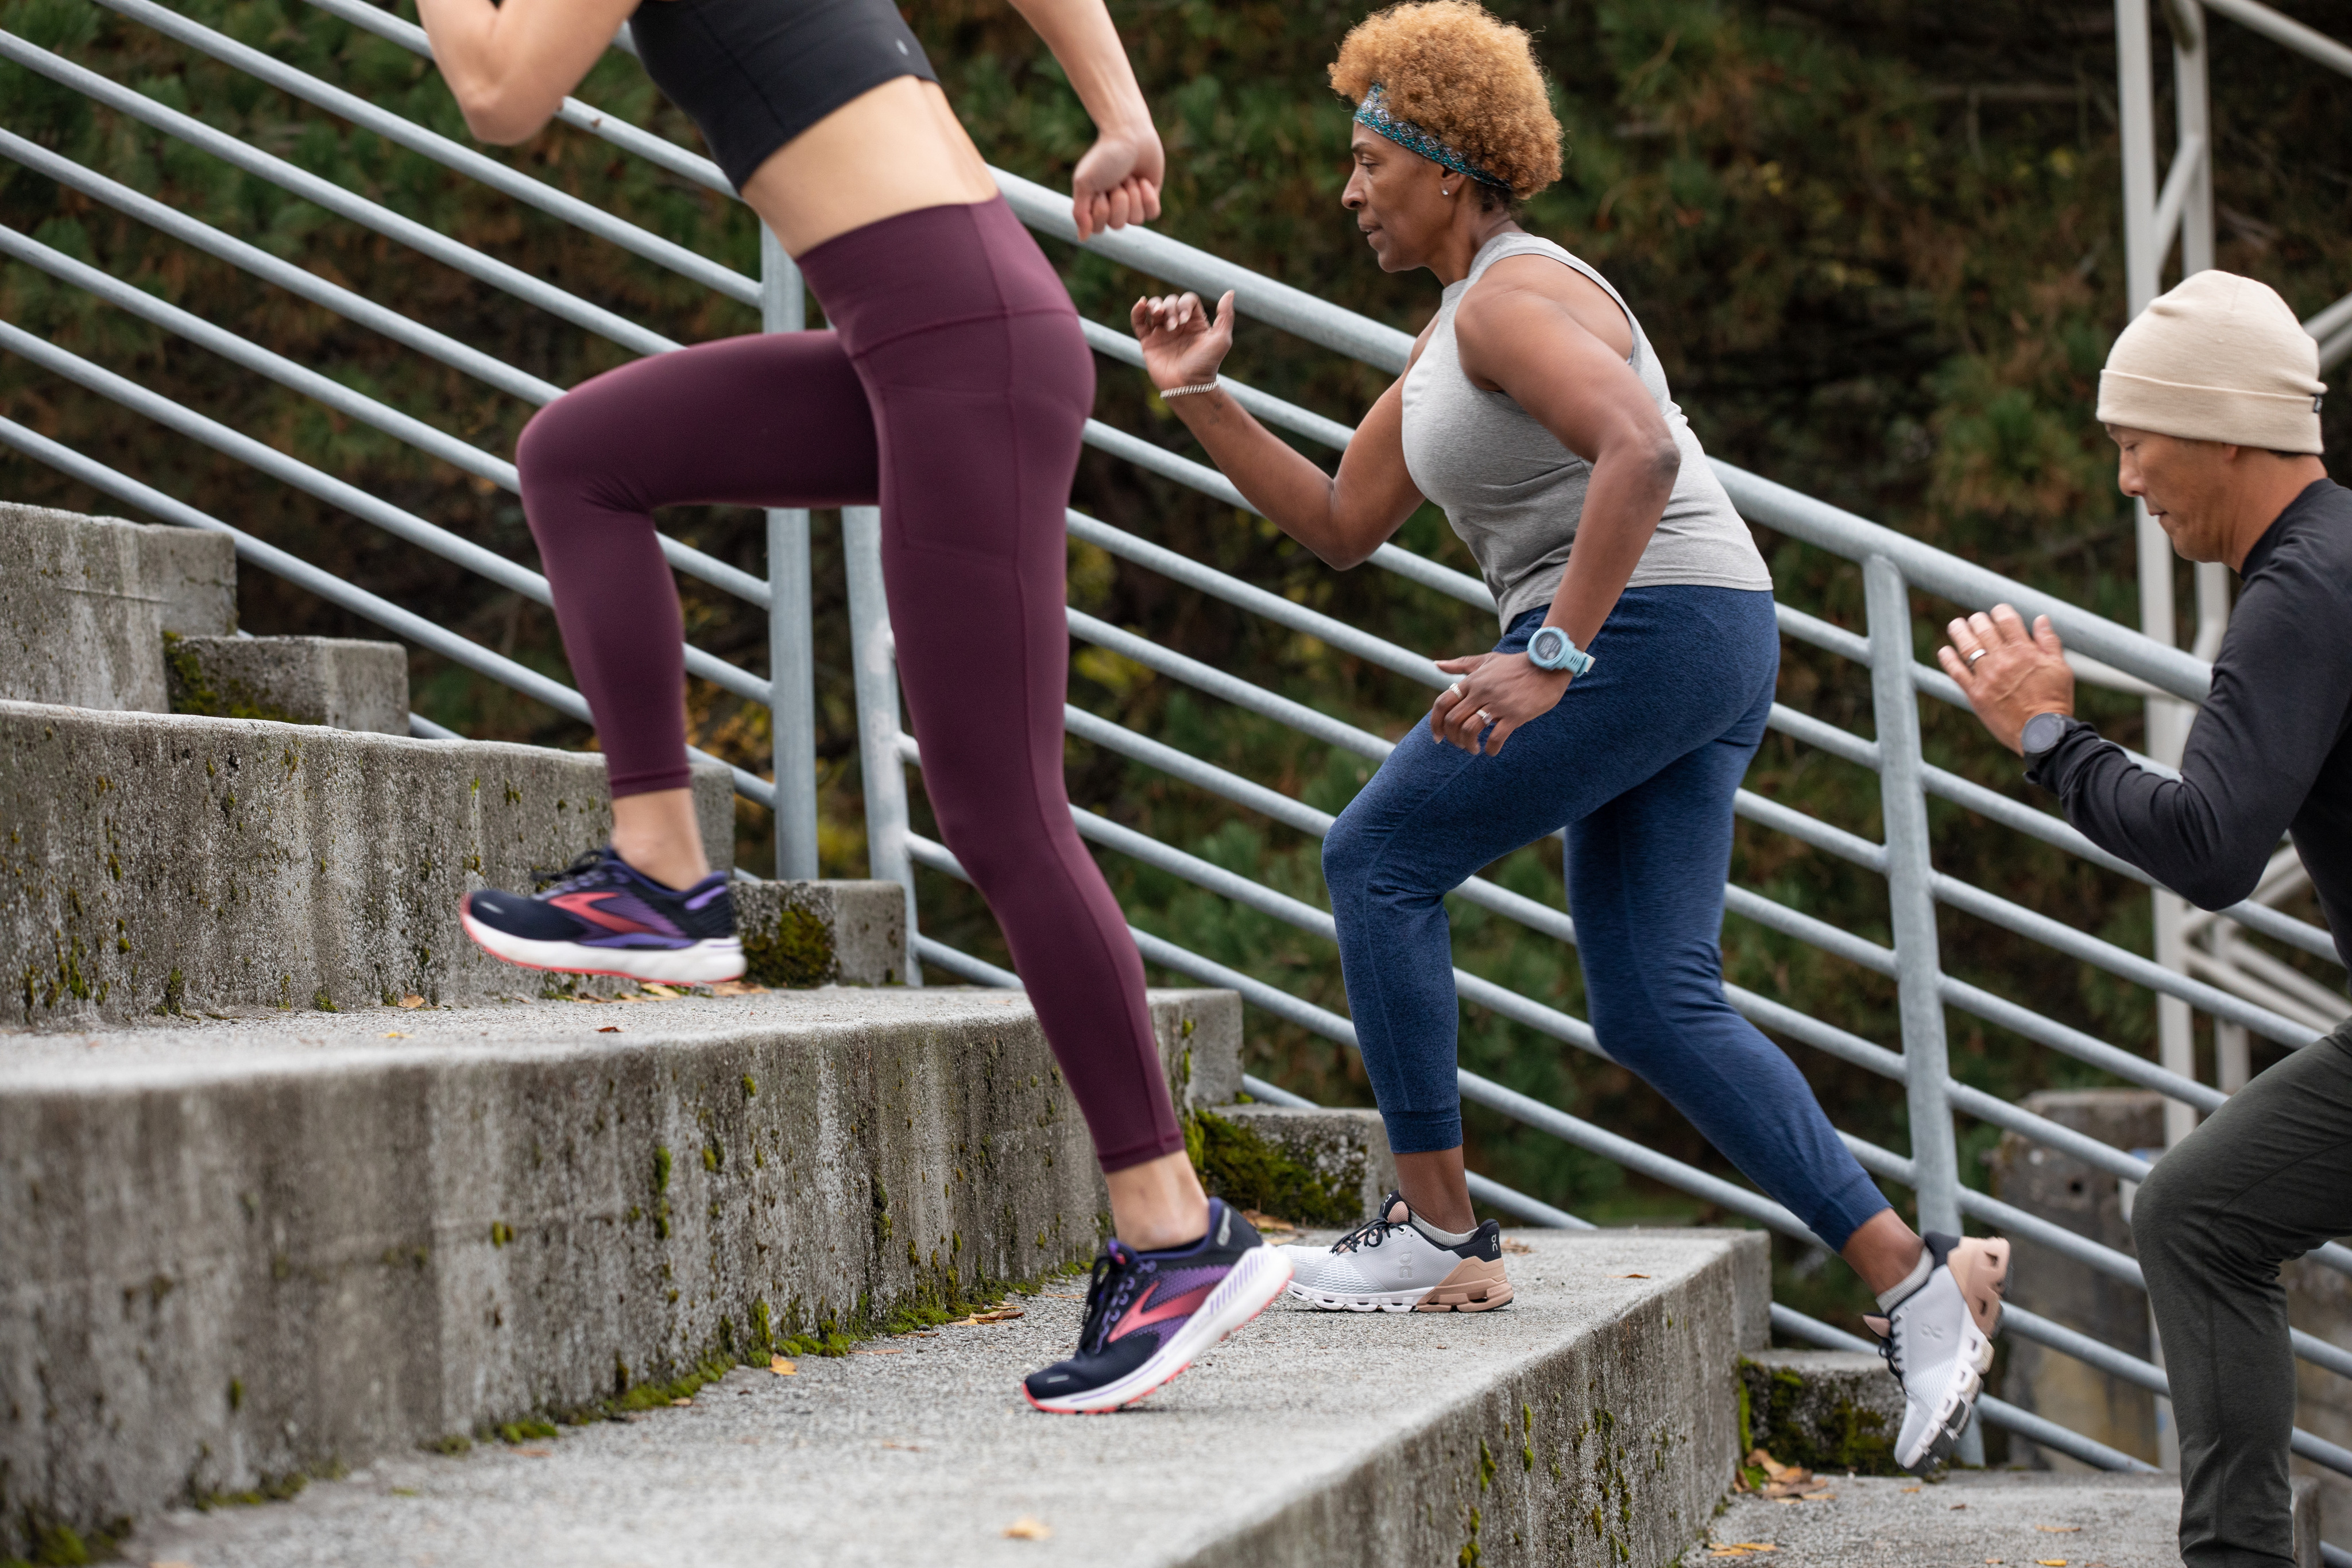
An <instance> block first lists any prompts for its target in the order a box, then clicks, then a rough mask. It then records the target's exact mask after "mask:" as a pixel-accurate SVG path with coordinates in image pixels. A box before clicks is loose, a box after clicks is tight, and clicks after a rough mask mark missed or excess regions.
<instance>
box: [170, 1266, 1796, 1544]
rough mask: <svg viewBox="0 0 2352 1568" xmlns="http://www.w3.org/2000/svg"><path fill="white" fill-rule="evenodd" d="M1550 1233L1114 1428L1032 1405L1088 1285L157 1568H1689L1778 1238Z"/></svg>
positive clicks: (410, 1485)
mask: <svg viewBox="0 0 2352 1568" xmlns="http://www.w3.org/2000/svg"><path fill="white" fill-rule="evenodd" d="M1524 1241H1525V1243H1526V1244H1528V1246H1530V1247H1531V1248H1532V1250H1531V1251H1530V1252H1528V1253H1524V1254H1514V1256H1513V1257H1512V1260H1511V1262H1512V1270H1513V1273H1514V1279H1515V1282H1516V1284H1517V1288H1518V1296H1517V1300H1516V1301H1514V1302H1513V1303H1512V1304H1511V1305H1510V1306H1509V1307H1508V1308H1507V1309H1504V1310H1502V1311H1498V1312H1488V1313H1482V1314H1476V1315H1455V1314H1430V1315H1423V1314H1408V1315H1402V1316H1391V1315H1388V1314H1371V1315H1357V1314H1353V1313H1330V1312H1314V1311H1311V1310H1308V1309H1306V1308H1304V1307H1303V1306H1300V1305H1298V1304H1297V1303H1295V1302H1290V1301H1283V1302H1278V1303H1277V1304H1276V1306H1275V1307H1274V1308H1273V1309H1271V1310H1269V1311H1268V1312H1266V1313H1265V1315H1264V1316H1263V1317H1261V1318H1260V1319H1259V1320H1258V1321H1257V1322H1255V1323H1254V1324H1252V1325H1250V1326H1249V1327H1248V1328H1246V1329H1244V1331H1243V1332H1242V1333H1239V1334H1237V1335H1235V1336H1234V1338H1232V1339H1230V1340H1228V1341H1226V1342H1225V1343H1224V1344H1223V1346H1222V1347H1220V1348H1219V1349H1218V1350H1217V1351H1216V1352H1215V1353H1214V1354H1211V1355H1209V1356H1207V1357H1205V1358H1204V1359H1203V1360H1202V1363H1201V1364H1199V1365H1197V1366H1195V1367H1194V1368H1193V1369H1192V1371H1191V1372H1190V1373H1188V1374H1186V1375H1184V1376H1183V1377H1181V1378H1180V1379H1178V1380H1177V1381H1176V1382H1175V1383H1174V1384H1172V1385H1170V1386H1169V1387H1168V1388H1166V1389H1164V1390H1162V1391H1161V1392H1160V1393H1159V1394H1158V1395H1156V1396H1154V1397H1153V1398H1152V1399H1151V1400H1150V1402H1149V1403H1147V1404H1146V1405H1144V1406H1142V1407H1140V1408H1139V1409H1138V1410H1136V1411H1133V1412H1129V1413H1127V1414H1124V1415H1120V1416H1111V1417H1106V1418H1098V1419H1093V1420H1086V1421H1074V1420H1071V1419H1068V1418H1066V1417H1053V1416H1041V1415H1038V1414H1037V1413H1035V1412H1034V1411H1032V1410H1031V1409H1029V1408H1028V1406H1026V1405H1024V1404H1023V1403H1022V1401H1021V1398H1020V1393H1019V1387H1018V1380H1019V1379H1020V1377H1021V1376H1022V1375H1024V1373H1026V1372H1028V1371H1030V1370H1032V1369H1034V1367H1036V1366H1038V1365H1040V1364H1044V1363H1045V1362H1047V1361H1050V1360H1054V1359H1058V1358H1059V1357H1060V1356H1062V1355H1064V1354H1067V1352H1068V1349H1069V1347H1070V1345H1071V1344H1072V1343H1073V1342H1074V1341H1075V1338H1076V1332H1077V1327H1078V1321H1079V1316H1080V1312H1081V1309H1082V1301H1081V1300H1080V1297H1081V1296H1082V1294H1083V1291H1084V1281H1069V1282H1067V1283H1066V1284H1057V1285H1050V1286H1048V1287H1047V1293H1045V1294H1040V1295H1036V1296H1031V1297H1022V1298H1015V1300H1014V1304H1015V1305H1018V1306H1020V1307H1021V1308H1022V1309H1023V1315H1022V1316H1021V1317H1020V1318H1018V1319H1015V1320H1012V1321H1008V1322H1000V1323H996V1324H985V1325H975V1326H970V1327H947V1328H941V1329H940V1330H938V1331H936V1332H935V1333H933V1334H932V1335H931V1337H929V1338H914V1337H899V1338H894V1339H890V1340H886V1341H882V1342H878V1343H873V1344H871V1345H869V1346H866V1347H864V1348H865V1349H866V1352H867V1354H853V1355H848V1356H843V1357H840V1358H838V1359H824V1358H818V1357H814V1356H803V1357H799V1358H797V1361H796V1363H795V1370H794V1372H793V1375H791V1376H788V1377H787V1376H776V1375H772V1374H770V1373H768V1372H766V1371H761V1370H755V1369H751V1368H746V1369H743V1370H741V1371H739V1372H736V1373H733V1374H731V1375H730V1376H729V1377H727V1378H726V1379H725V1380H724V1381H723V1382H721V1383H719V1384H718V1385H714V1386H711V1387H709V1388H706V1389H704V1390H702V1391H701V1392H700V1393H698V1395H697V1396H696V1397H695V1398H694V1400H693V1402H692V1405H691V1406H690V1407H688V1408H663V1409H659V1410H655V1411H650V1412H645V1413H643V1418H642V1419H638V1420H634V1421H627V1422H620V1423H607V1422H599V1423H596V1424H594V1425H593V1426H589V1427H580V1428H571V1427H567V1428H564V1429H563V1430H562V1435H561V1436H560V1437H552V1438H543V1439H527V1440H525V1441H524V1442H523V1443H521V1444H520V1445H517V1446H512V1447H509V1446H507V1445H504V1444H496V1445H491V1446H489V1447H488V1448H477V1449H476V1450H474V1451H473V1452H472V1453H470V1454H468V1455H466V1456H464V1457H458V1458H444V1457H437V1456H429V1455H424V1454H418V1453H415V1452H407V1453H400V1454H394V1455H388V1456H386V1457H385V1458H382V1459H380V1460H378V1461H376V1462H374V1463H372V1464H370V1465H368V1466H366V1467H365V1468H364V1469H360V1470H357V1471H355V1472H354V1473H353V1474H352V1475H351V1476H350V1477H348V1478H347V1479H342V1480H340V1481H336V1482H331V1483H324V1484H320V1485H316V1486H313V1487H311V1488H310V1490H307V1491H306V1492H305V1493H304V1494H303V1495H302V1496H300V1497H299V1498H298V1499H296V1500H293V1501H292V1502H290V1503H287V1504H284V1505H282V1506H270V1507H262V1508H252V1509H230V1510H222V1511H215V1512H213V1513H210V1514H197V1513H195V1512H194V1511H180V1512H174V1513H172V1514H169V1515H167V1516H165V1517H163V1518H161V1519H159V1520H156V1521H153V1522H152V1523H150V1524H147V1525H145V1526H143V1527H142V1529H141V1530H140V1531H139V1532H138V1533H137V1534H136V1535H135V1536H134V1537H132V1539H131V1542H129V1543H128V1548H129V1552H130V1555H131V1557H132V1559H133V1560H135V1561H151V1562H152V1561H157V1560H169V1561H173V1562H182V1563H190V1564H193V1565H194V1568H228V1565H231V1564H234V1565H236V1568H296V1565H298V1564H299V1565H300V1568H341V1565H343V1564H352V1565H358V1564H362V1563H364V1564H367V1565H369V1568H376V1565H378V1564H383V1563H425V1562H429V1563H434V1564H436V1565H447V1564H457V1563H499V1564H502V1565H511V1568H538V1565H541V1564H544V1565H547V1568H622V1565H624V1564H627V1565H631V1568H650V1565H656V1564H662V1565H667V1564H695V1565H698V1568H734V1565H737V1564H741V1565H744V1568H750V1565H752V1564H758V1565H761V1568H767V1565H770V1564H775V1563H813V1564H814V1563H822V1564H826V1565H828V1568H850V1565H858V1564H868V1563H872V1564H885V1563H887V1564H892V1565H899V1564H906V1563H952V1564H957V1565H959V1568H961V1565H964V1564H973V1565H982V1568H985V1565H988V1564H995V1563H1008V1564H1015V1563H1017V1564H1024V1565H1038V1564H1055V1563H1068V1564H1087V1565H1089V1568H1092V1565H1096V1564H1103V1565H1113V1564H1116V1565H1120V1568H1128V1565H1134V1568H1142V1565H1145V1564H1153V1565H1158V1564H1199V1565H1202V1568H1206V1565H1208V1564H1217V1565H1220V1568H1233V1565H1255V1564H1289V1565H1299V1568H1305V1565H1308V1564H1314V1565H1318V1568H1320V1565H1325V1564H1334V1563H1347V1564H1388V1563H1396V1564H1406V1563H1412V1564H1430V1563H1489V1564H1505V1563H1558V1564H1579V1565H1586V1564H1589V1565H1591V1568H1602V1565H1610V1564H1620V1565H1632V1568H1653V1565H1655V1564H1662V1563H1671V1562H1674V1561H1675V1560H1676V1559H1677V1558H1679V1557H1681V1556H1682V1554H1683V1553H1684V1551H1685V1548H1686V1547H1687V1546H1688V1544H1689V1543H1690V1542H1692V1541H1693V1540H1695V1539H1697V1538H1698V1537H1700V1536H1701V1535H1702V1534H1704V1532H1705V1531H1706V1526H1707V1521H1708V1518H1709V1515H1710V1513H1711V1511H1713V1510H1714V1508H1715V1506H1716V1503H1717V1500H1718V1499H1719V1498H1720V1497H1721V1496H1722V1494H1723V1490H1724V1488H1725V1487H1726V1486H1727V1483H1728V1481H1729V1479H1730V1473H1731V1458H1732V1455H1731V1445H1732V1442H1733V1423H1734V1412H1733V1400H1732V1397H1731V1385H1732V1367H1733V1362H1734V1359H1735V1357H1736V1356H1737V1354H1738V1352H1739V1350H1740V1349H1741V1348H1742V1343H1743V1335H1745V1336H1749V1339H1750V1342H1751V1343H1752V1342H1754V1341H1760V1337H1761V1333H1762V1330H1763V1325H1764V1321H1765V1313H1766V1311H1767V1307H1766V1301H1767V1297H1766V1291H1767V1270H1768V1254H1767V1249H1766V1246H1765V1242H1764V1239H1763V1238H1762V1237H1761V1236H1760V1235H1759V1234H1754V1233H1747V1234H1740V1233H1729V1232H1708V1231H1601V1232H1596V1233H1591V1234H1579V1235H1573V1236H1570V1235H1562V1234H1558V1233H1549V1232H1537V1233H1529V1234H1528V1235H1526V1236H1525V1237H1524ZM1024 1521H1031V1525H1024ZM1032 1525H1034V1527H1042V1529H1039V1528H1032ZM1015 1531H1018V1532H1017V1533H1015Z"/></svg>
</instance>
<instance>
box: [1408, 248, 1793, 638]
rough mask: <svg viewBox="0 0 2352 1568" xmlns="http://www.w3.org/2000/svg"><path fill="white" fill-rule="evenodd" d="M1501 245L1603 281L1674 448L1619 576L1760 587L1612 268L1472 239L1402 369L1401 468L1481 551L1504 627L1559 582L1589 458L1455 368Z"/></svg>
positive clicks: (1755, 558)
mask: <svg viewBox="0 0 2352 1568" xmlns="http://www.w3.org/2000/svg"><path fill="white" fill-rule="evenodd" d="M1505 256H1549V257H1551V259H1553V260H1554V261H1557V262H1559V263H1561V264H1562V265H1563V266H1567V267H1574V268H1575V269H1576V270H1577V271H1579V272H1580V273H1582V274H1583V275H1584V276H1585V277H1589V278H1591V279H1592V281H1593V282H1595V283H1597V284H1599V285H1601V287H1603V288H1606V289H1608V290H1609V298H1612V299H1614V300H1616V301H1617V308H1619V309H1621V310H1624V311H1625V323H1626V325H1627V326H1628V327H1630V328H1631V329H1633V354H1632V356H1631V357H1630V358H1629V359H1628V360H1627V361H1626V362H1627V363H1628V364H1630V365H1631V366H1633V371H1634V373H1635V374H1636V375H1638V376H1640V377H1641V378H1642V385H1643V387H1644V388H1646V389H1647V390H1648V392H1649V393H1650V396H1651V398H1652V399H1654V401H1655V402H1656V403H1657V405H1658V412H1659V413H1662V414H1664V416H1665V421H1666V428H1667V429H1668V430H1671V431H1672V432H1674V436H1675V445H1676V446H1677V447H1679V448H1680V449H1681V451H1682V456H1683V465H1682V469H1681V472H1680V473H1679V474H1677V475H1676V476H1675V491H1674V495H1673V497H1671V498H1670V499H1669V500H1668V501H1667V502H1666V511H1665V515H1664V517H1661V518H1659V519H1658V528H1657V532H1656V533H1654V534H1653V535H1651V536H1650V543H1649V548H1648V549H1644V550H1643V552H1642V559H1641V560H1640V561H1639V563H1637V564H1636V565H1635V566H1634V568H1633V580H1632V581H1631V582H1629V583H1628V584H1627V585H1626V586H1628V587H1630V588H1646V587H1652V586H1655V585H1659V584H1664V583H1695V584H1699V585H1702V586H1705V587H1710V588H1761V589H1769V588H1770V587H1771V586H1772V577H1771V574H1770V573H1769V572H1768V571H1766V570H1765V569H1764V558H1763V557H1762V556H1761V555H1760V554H1759V553H1758V551H1757V549H1756V540H1755V538H1754V536H1752V535H1751V534H1749V533H1748V525H1747V524H1746V523H1744V522H1742V521H1741V520H1740V517H1739V514H1738V512H1737V511H1735V510H1734V509H1733V508H1732V505H1731V497H1729V496H1727V495H1726V494H1724V489H1723V485H1722V482H1721V481H1720V480H1718V479H1717V478H1716V476H1715V470H1714V469H1713V468H1711V467H1709V466H1708V465H1707V461H1706V453H1705V452H1703V451H1702V450H1700V448H1699V444H1698V437H1697V436H1696V435H1694V434H1691V427H1690V422H1689V421H1688V420H1686V419H1685V418H1684V417H1683V411H1682V410H1681V409H1680V408H1677V407H1676V406H1675V401H1674V398H1673V397H1672V395H1671V394H1669V393H1668V392H1667V391H1666V378H1665V374H1664V371H1660V370H1659V368H1658V357H1657V355H1656V354H1655V353H1654V351H1653V350H1651V348H1650V340H1649V339H1648V338H1647V337H1646V336H1644V335H1643V331H1642V324H1641V322H1639V321H1637V320H1635V319H1633V311H1632V310H1631V309H1628V308H1626V305H1625V301H1624V299H1623V298H1622V297H1621V296H1620V295H1619V294H1618V292H1617V291H1616V290H1615V289H1614V288H1610V287H1609V280H1608V279H1607V278H1605V277H1601V275H1600V274H1599V273H1597V272H1595V271H1593V270H1592V268H1591V267H1587V266H1586V265H1585V264H1584V263H1582V262H1580V261H1579V260H1578V259H1577V258H1576V257H1574V256H1570V255H1569V254H1568V252H1566V251H1565V250H1562V249H1561V248H1560V247H1559V246H1556V245H1554V244H1552V243H1551V241H1549V240H1548V239H1539V238H1538V237H1537V236H1536V235H1530V234H1504V235H1496V236H1495V237H1494V238H1493V239H1490V240H1488V241H1487V242H1486V245H1485V246H1482V247H1480V249H1479V252H1478V254H1477V256H1476V257H1475V259H1473V260H1472V262H1471V263H1470V276H1469V277H1465V278H1464V279H1463V280H1462V281H1461V282H1459V283H1456V284H1454V285H1451V286H1450V287H1447V289H1446V290H1445V297H1444V303H1442V304H1441V305H1439V306H1438V308H1437V329H1436V330H1435V331H1433V332H1432V333H1431V334H1430V338H1429V345H1428V347H1427V348H1425V349H1423V350H1422V354H1421V359H1420V360H1419V361H1417V362H1416V363H1415V364H1414V365H1413V367H1412V371H1410V372H1408V373H1407V374H1406V376H1405V378H1404V462H1405V467H1406V468H1407V469H1408V470H1409V471H1410V472H1411V473H1412V482H1413V484H1414V485H1415V486H1419V488H1420V490H1421V493H1422V494H1423V495H1424V496H1426V497H1429V498H1430V499H1431V500H1433V501H1434V502H1436V503H1437V504H1438V505H1439V506H1440V507H1444V510H1445V520H1446V521H1447V522H1449V523H1452V524H1453V525H1454V532H1455V533H1457V534H1459V535H1461V536H1462V542H1463V543H1465V544H1466V545H1468V546H1469V547H1470V553H1471V554H1472V555H1473V556H1475V558H1477V561H1478V570H1479V571H1480V572H1481V573H1482V574H1483V575H1484V576H1485V577H1486V587H1487V588H1488V590H1489V591H1492V592H1493V593H1494V595H1495V602H1496V606H1497V607H1498V608H1499V610H1500V611H1501V613H1502V621H1503V624H1504V625H1506V626H1508V625H1509V624H1510V623H1511V622H1513V621H1515V620H1517V618H1518V617H1519V616H1521V615H1524V614H1526V613H1527V612H1528V611H1530V610H1533V609H1535V608H1536V607H1537V606H1538V605H1541V604H1548V603H1549V602H1550V601H1551V598H1552V595H1553V594H1554V593H1555V592H1556V591H1558V590H1559V574H1560V572H1561V571H1562V570H1564V569H1565V568H1566V567H1567V565H1568V556H1569V550H1570V547H1571V546H1573V545H1574V544H1575V542H1576V525H1577V522H1578V520H1579V519H1580V517H1582V516H1583V515H1584V491H1585V486H1586V485H1587V483H1588V482H1589V481H1590V480H1591V474H1592V465H1591V464H1590V463H1588V462H1586V461H1585V460H1584V459H1583V458H1581V457H1579V456H1578V455H1576V454H1575V453H1573V452H1570V450H1569V449H1568V448H1567V447H1565V446H1563V445H1561V444H1559V439H1558V438H1557V437H1556V436H1554V435H1553V434H1552V433H1551V432H1550V431H1549V430H1546V429H1545V428H1544V427H1543V426H1542V425H1541V424H1539V423H1537V421H1536V419H1535V417H1534V416H1533V415H1531V414H1529V413H1528V412H1527V410H1525V409H1523V408H1521V407H1520V406H1519V405H1518V404H1517V403H1516V402H1512V401H1511V398H1510V396H1509V394H1508V393H1506V392H1482V391H1481V390H1479V388H1477V387H1476V386H1475V385H1473V384H1472V382H1471V381H1470V378H1469V377H1468V376H1467V375H1465V374H1464V373H1463V370H1462V353H1461V350H1460V348H1459V346H1458V345H1456V343H1455V342H1454V311H1455V309H1456V308H1459V307H1460V305H1461V303H1462V297H1463V296H1464V295H1465V294H1467V293H1469V291H1470V289H1471V287H1472V286H1473V285H1475V283H1476V282H1477V281H1478V279H1479V277H1481V276H1483V275H1484V274H1485V272H1486V269H1487V268H1488V267H1492V266H1494V265H1495V263H1496V262H1498V261H1500V260H1502V259H1503V258H1504V257H1505Z"/></svg>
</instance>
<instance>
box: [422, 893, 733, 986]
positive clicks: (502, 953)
mask: <svg viewBox="0 0 2352 1568" xmlns="http://www.w3.org/2000/svg"><path fill="white" fill-rule="evenodd" d="M457 918H458V920H459V921H460V922H461V923H462V924H463V925H465V927H466V935H467V936H471V937H472V938H473V939H474V941H475V943H476V945H477V946H479V947H480V948H481V949H482V951H484V952H486V953H488V954H489V955H490V956H492V957H497V958H504V959H505V960H506V961H507V962H508V963H509V964H521V965H523V966H525V967H529V968H533V969H553V970H556V971H558V972H560V973H564V974H572V975H618V976H620V977H623V978H624V979H630V980H669V981H676V982H678V983H681V984H687V985H701V986H707V985H710V984H712V983H714V982H716V981H719V980H736V979H740V978H742V976H743V944H742V943H741V942H740V941H739V940H737V939H736V938H735V937H732V936H712V937H706V938H705V939H704V940H702V941H700V942H697V943H696V944H695V945H694V946H691V947H591V946H586V945H585V944H583V943H579V942H539V941H534V940H532V939H531V938H530V937H528V936H509V935H508V934H507V933H506V932H503V931H494V930H492V929H491V928H490V927H489V926H487V925H483V924H482V923H481V922H480V921H478V920H477V919H475V918H474V917H473V915H471V914H469V913H467V911H465V910H459V911H458V913H457Z"/></svg>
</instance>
